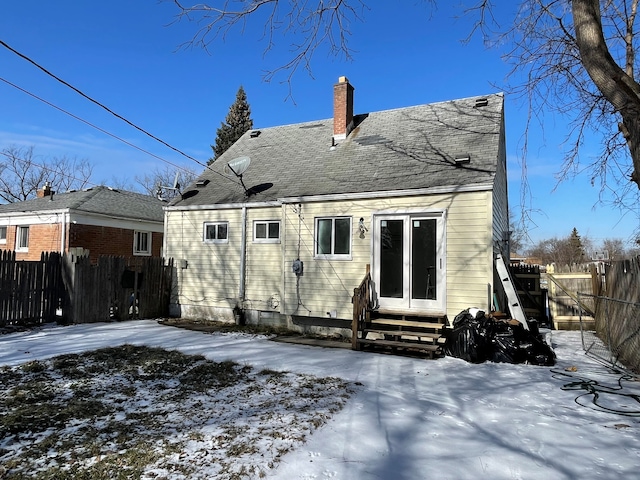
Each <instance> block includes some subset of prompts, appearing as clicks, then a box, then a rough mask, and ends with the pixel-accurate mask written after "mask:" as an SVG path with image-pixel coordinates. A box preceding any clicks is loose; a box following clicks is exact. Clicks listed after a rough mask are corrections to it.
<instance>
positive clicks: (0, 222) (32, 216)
mask: <svg viewBox="0 0 640 480" xmlns="http://www.w3.org/2000/svg"><path fill="white" fill-rule="evenodd" d="M63 214H67V215H68V214H69V209H68V208H65V209H60V210H39V211H32V212H9V213H5V214H3V215H2V216H1V217H0V226H3V227H4V226H9V225H50V224H52V223H60V215H63Z"/></svg>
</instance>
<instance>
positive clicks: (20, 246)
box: [16, 227, 29, 252]
mask: <svg viewBox="0 0 640 480" xmlns="http://www.w3.org/2000/svg"><path fill="white" fill-rule="evenodd" d="M28 251H29V227H18V228H17V230H16V252H28Z"/></svg>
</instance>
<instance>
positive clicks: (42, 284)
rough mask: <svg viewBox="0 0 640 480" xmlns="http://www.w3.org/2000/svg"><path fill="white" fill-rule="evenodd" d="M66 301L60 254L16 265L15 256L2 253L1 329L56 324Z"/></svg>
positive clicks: (47, 254) (0, 281)
mask: <svg viewBox="0 0 640 480" xmlns="http://www.w3.org/2000/svg"><path fill="white" fill-rule="evenodd" d="M63 298H64V289H63V284H62V277H61V257H60V254H58V253H43V254H42V256H41V258H40V261H16V255H15V252H12V251H9V250H4V251H2V252H0V327H6V326H16V325H37V324H41V323H48V322H53V321H55V319H56V313H57V312H59V311H60V309H61V308H62V301H63Z"/></svg>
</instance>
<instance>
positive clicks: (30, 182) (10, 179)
mask: <svg viewBox="0 0 640 480" xmlns="http://www.w3.org/2000/svg"><path fill="white" fill-rule="evenodd" d="M0 173H1V175H0V201H2V202H4V203H13V202H21V201H24V200H28V199H30V198H33V197H35V196H36V192H37V191H38V189H39V188H41V187H42V186H44V184H45V182H49V184H50V185H51V186H52V187H53V189H54V190H55V191H57V192H65V191H67V190H72V189H81V188H84V187H85V186H86V185H87V184H88V183H89V179H90V178H91V175H92V173H93V166H92V165H91V164H90V163H89V161H88V160H86V159H83V160H78V159H76V158H69V157H67V156H62V157H52V158H44V157H43V158H36V156H35V154H34V147H16V146H9V147H6V148H4V149H3V150H2V151H0Z"/></svg>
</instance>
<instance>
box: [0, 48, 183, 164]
mask: <svg viewBox="0 0 640 480" xmlns="http://www.w3.org/2000/svg"><path fill="white" fill-rule="evenodd" d="M0 41H1V40H0ZM0 81H3V82H4V83H6V84H7V85H11V86H12V87H13V88H16V89H18V90H20V91H21V92H23V93H26V94H27V95H29V96H31V97H33V98H35V99H36V100H40V101H41V102H43V103H45V104H47V105H49V106H50V107H53V108H55V109H56V110H59V111H61V112H62V113H65V114H67V115H69V116H70V117H72V118H75V119H76V120H78V121H80V122H82V123H85V124H87V125H89V126H90V127H93V128H95V129H96V130H99V131H100V132H102V133H104V134H105V135H109V136H110V137H113V138H115V139H116V140H119V141H121V142H122V143H126V144H127V145H129V146H130V147H133V148H135V149H137V150H140V151H141V152H143V153H146V154H147V155H151V156H152V157H154V158H157V159H158V160H160V161H162V162H165V163H167V164H169V165H171V166H172V167H174V168H178V169H180V170H184V171H187V169H185V168H183V167H181V166H179V165H176V164H175V163H171V162H170V161H169V160H165V159H164V158H162V157H159V156H158V155H156V154H154V153H151V152H149V151H147V150H145V149H143V148H140V147H138V146H137V145H134V144H133V143H131V142H129V141H127V140H125V139H123V138H120V137H118V136H117V135H114V134H113V133H110V132H108V131H106V130H104V129H103V128H100V127H98V126H97V125H94V124H93V123H91V122H89V121H87V120H84V119H83V118H80V117H78V116H77V115H74V114H73V113H71V112H68V111H67V110H65V109H63V108H60V107H58V106H57V105H54V104H53V103H51V102H49V101H47V100H45V99H44V98H42V97H39V96H38V95H36V94H34V93H31V92H29V91H28V90H25V89H24V88H22V87H19V86H18V85H16V84H14V83H11V82H10V81H9V80H7V79H5V78H2V77H0Z"/></svg>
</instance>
